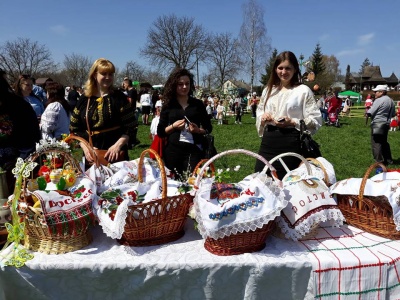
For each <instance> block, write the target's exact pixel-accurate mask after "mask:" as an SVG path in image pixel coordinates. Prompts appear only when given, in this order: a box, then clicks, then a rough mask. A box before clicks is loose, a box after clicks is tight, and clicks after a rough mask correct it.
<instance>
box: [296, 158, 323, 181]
mask: <svg viewBox="0 0 400 300" xmlns="http://www.w3.org/2000/svg"><path fill="white" fill-rule="evenodd" d="M306 159H307V161H309V162H310V163H312V164H314V165H315V166H317V167H318V168H320V169H321V170H322V172H323V173H324V182H325V183H326V184H327V185H328V184H329V176H328V172H327V171H326V168H325V167H324V165H323V164H322V163H321V162H320V161H319V160H318V159H316V158H312V157H308V158H306ZM302 164H303V162H301V163H300V166H301V165H302Z"/></svg>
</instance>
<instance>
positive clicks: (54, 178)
mask: <svg viewBox="0 0 400 300" xmlns="http://www.w3.org/2000/svg"><path fill="white" fill-rule="evenodd" d="M61 174H62V172H61V169H55V170H52V171H51V172H50V180H51V182H52V183H57V182H59V181H60V178H61Z"/></svg>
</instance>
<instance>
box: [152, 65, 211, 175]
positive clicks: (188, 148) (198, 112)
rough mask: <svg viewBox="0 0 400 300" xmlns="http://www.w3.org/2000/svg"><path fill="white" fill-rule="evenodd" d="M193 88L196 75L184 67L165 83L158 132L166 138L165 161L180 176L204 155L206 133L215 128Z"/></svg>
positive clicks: (193, 166) (177, 70)
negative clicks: (194, 94) (195, 95)
mask: <svg viewBox="0 0 400 300" xmlns="http://www.w3.org/2000/svg"><path fill="white" fill-rule="evenodd" d="M194 90H195V85H194V79H193V75H192V74H191V73H190V72H189V71H188V70H186V69H183V68H176V69H175V70H174V71H173V72H172V73H171V74H170V76H169V78H168V80H167V82H166V83H165V86H164V94H163V99H164V104H163V106H162V109H161V115H160V121H159V123H158V127H157V135H158V136H159V137H161V138H163V137H166V138H167V145H166V146H165V149H164V151H163V159H164V163H165V166H166V167H167V168H168V169H169V170H171V171H172V172H173V173H174V174H175V175H176V176H177V177H182V175H183V174H184V172H186V171H190V172H192V171H193V169H194V168H195V167H196V165H197V164H198V162H199V161H200V160H201V159H203V158H204V151H203V145H204V142H205V139H204V134H205V133H207V132H208V133H210V132H211V131H212V125H211V120H210V118H209V117H208V115H207V111H206V107H205V106H204V104H203V102H202V101H201V100H199V99H196V98H194V97H193V92H194Z"/></svg>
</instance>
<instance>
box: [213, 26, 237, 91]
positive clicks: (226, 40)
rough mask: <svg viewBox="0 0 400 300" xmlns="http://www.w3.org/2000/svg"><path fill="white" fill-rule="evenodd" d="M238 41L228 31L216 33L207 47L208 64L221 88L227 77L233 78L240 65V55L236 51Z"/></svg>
mask: <svg viewBox="0 0 400 300" xmlns="http://www.w3.org/2000/svg"><path fill="white" fill-rule="evenodd" d="M237 46H238V41H237V39H234V38H233V37H232V34H230V33H221V34H216V35H215V36H213V37H212V38H211V43H209V49H208V56H207V58H208V65H209V66H210V69H212V70H213V73H214V74H215V80H216V84H217V87H218V88H221V87H222V85H223V84H224V82H225V81H226V80H227V79H228V78H234V77H235V75H236V74H237V73H238V69H239V67H240V57H239V53H238V51H237Z"/></svg>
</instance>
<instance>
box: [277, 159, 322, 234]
mask: <svg viewBox="0 0 400 300" xmlns="http://www.w3.org/2000/svg"><path fill="white" fill-rule="evenodd" d="M286 156H294V157H297V158H298V159H299V160H300V161H301V162H300V165H302V164H304V165H305V167H306V171H307V174H308V175H312V169H311V166H310V163H309V162H317V163H318V165H319V166H321V169H322V170H323V172H324V182H325V183H326V182H327V181H329V180H328V178H327V177H328V176H327V174H326V170H325V168H324V167H323V166H322V164H320V163H319V162H318V160H316V159H315V158H305V157H303V156H302V155H300V154H298V153H295V152H286V153H282V154H279V155H277V156H275V157H274V158H272V159H271V160H270V161H269V162H270V163H271V164H273V163H274V162H275V161H279V162H280V163H281V164H282V166H283V167H284V169H285V170H286V172H287V173H289V172H290V171H291V170H290V169H289V168H288V166H287V165H286V163H285V162H284V161H283V158H284V157H286ZM286 178H287V175H285V177H284V178H283V181H285V179H286ZM318 228H319V224H314V226H312V228H311V229H310V231H309V232H308V233H307V234H306V235H304V236H303V237H302V238H301V239H299V240H300V241H302V240H307V239H310V238H313V237H315V236H316V235H317V233H318ZM272 235H273V236H275V237H277V238H280V239H287V238H286V237H285V235H284V233H283V232H282V230H281V229H280V228H279V226H276V227H275V229H274V230H273V232H272Z"/></svg>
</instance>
